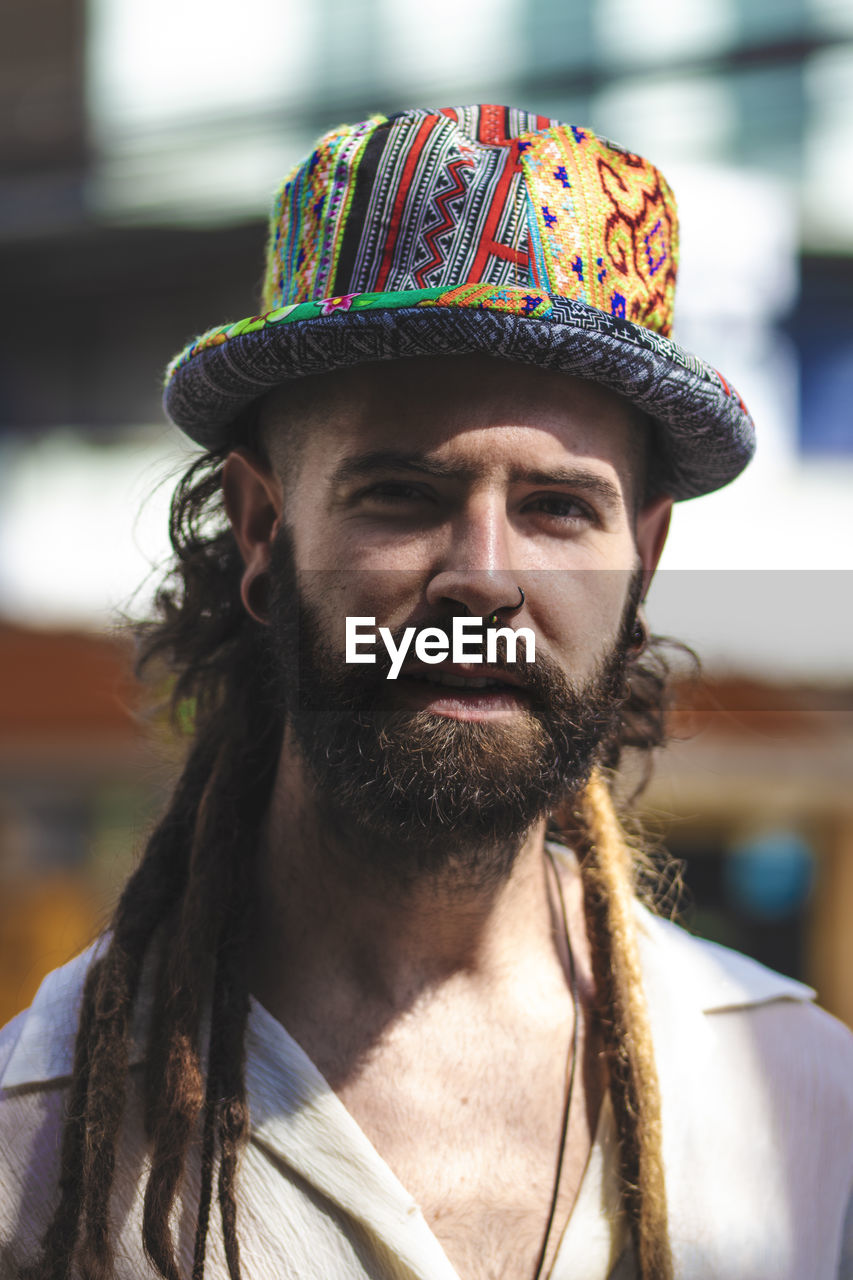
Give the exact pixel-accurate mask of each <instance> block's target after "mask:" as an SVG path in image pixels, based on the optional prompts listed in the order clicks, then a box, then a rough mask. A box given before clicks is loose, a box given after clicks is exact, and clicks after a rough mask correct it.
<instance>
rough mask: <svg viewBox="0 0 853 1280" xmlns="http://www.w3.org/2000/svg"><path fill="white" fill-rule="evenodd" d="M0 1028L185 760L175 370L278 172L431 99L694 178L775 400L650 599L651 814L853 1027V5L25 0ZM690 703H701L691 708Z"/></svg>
mask: <svg viewBox="0 0 853 1280" xmlns="http://www.w3.org/2000/svg"><path fill="white" fill-rule="evenodd" d="M5 15H6V16H5V19H4V40H3V42H2V44H0V105H2V110H0V280H2V282H3V286H2V287H3V293H4V296H3V306H2V309H0V1022H2V1021H5V1020H6V1019H7V1018H8V1017H10V1016H12V1014H14V1013H15V1012H16V1011H17V1010H18V1009H19V1008H21V1007H23V1006H24V1005H25V1004H27V1003H28V1002H29V1000H30V998H31V997H32V994H33V992H34V990H35V987H36V986H37V984H38V981H39V980H40V978H41V976H42V975H43V973H44V972H45V971H46V970H47V969H48V968H51V967H53V966H54V965H56V964H59V963H62V962H63V961H64V960H65V959H67V958H68V957H69V956H70V955H71V954H73V953H74V951H76V950H77V949H78V948H79V947H80V946H82V945H85V944H86V943H87V942H88V941H89V940H90V939H91V938H92V937H93V935H94V934H95V932H96V931H97V930H98V929H99V927H100V926H101V925H102V923H103V921H104V919H105V918H106V915H107V913H108V911H109V909H110V907H111V906H112V904H113V903H114V901H115V896H116V892H117V889H118V886H119V885H120V884H121V882H122V880H123V878H124V877H125V875H126V874H127V871H128V869H129V867H130V866H131V865H132V860H133V857H134V851H135V850H136V849H138V846H139V843H140V841H141V840H142V839H143V838H144V834H145V831H146V828H147V826H148V824H149V822H150V821H151V819H152V817H153V816H154V814H156V812H157V811H158V809H159V807H160V806H161V804H162V803H163V799H164V796H165V794H166V792H167V789H168V785H169V780H170V777H171V776H172V764H171V759H170V752H169V748H168V745H167V744H166V743H165V742H163V741H159V742H158V741H156V740H153V739H152V736H151V733H150V731H149V729H148V728H146V726H145V724H144V723H143V721H142V720H141V718H140V716H139V715H138V710H137V702H138V698H137V694H136V692H135V690H134V686H133V682H132V679H131V676H130V673H129V649H128V646H127V644H126V642H125V641H123V640H122V638H121V636H120V634H119V632H118V630H117V625H116V624H117V620H118V617H119V614H120V613H121V612H123V611H129V612H131V613H133V614H135V615H137V616H138V615H139V614H141V613H144V611H145V608H146V605H147V602H148V601H150V599H151V594H152V591H153V588H154V584H155V583H156V565H157V564H158V563H162V561H163V560H164V558H165V556H166V554H167V547H168V544H167V538H166V512H167V506H168V499H169V495H170V491H171V486H172V483H173V481H174V478H175V476H176V475H177V474H178V472H179V471H180V469H181V467H182V465H183V464H184V463H185V462H186V460H187V458H188V457H189V451H188V446H187V445H186V444H185V443H184V442H182V440H181V439H179V438H178V433H177V432H175V431H174V430H172V429H171V428H170V427H168V426H167V425H166V424H165V423H164V420H163V418H162V414H161V411H160V407H159V397H160V379H161V375H162V370H163V368H164V366H165V364H166V362H167V360H168V359H169V358H170V357H171V355H172V354H174V352H175V351H177V350H178V349H179V348H180V347H181V346H182V345H183V344H184V343H185V342H186V341H188V340H189V339H190V338H192V337H193V336H195V335H196V334H197V333H199V332H200V331H202V330H203V329H206V328H208V327H209V326H211V325H213V324H217V323H220V322H224V321H226V320H236V319H239V318H241V317H243V316H246V315H250V314H252V313H253V312H254V311H255V310H256V307H257V300H258V288H259V284H260V279H261V274H262V257H263V249H264V241H265V234H266V232H265V218H266V213H267V209H268V205H269V201H270V197H271V195H272V192H273V189H274V187H275V186H276V185H277V183H278V182H279V180H280V179H281V177H282V176H283V174H284V173H285V172H286V170H287V169H288V168H289V167H290V166H291V165H292V164H293V163H294V162H295V161H297V160H298V159H299V158H300V157H301V156H302V155H303V154H305V153H307V151H308V150H309V149H310V147H311V144H312V142H313V140H314V138H315V137H316V136H317V135H318V134H319V133H321V132H323V131H325V130H326V129H327V128H329V127H331V126H333V125H335V124H338V123H340V122H341V121H344V120H358V119H361V118H363V117H365V116H366V115H368V114H371V113H373V112H375V111H382V112H385V113H387V112H390V111H393V110H395V109H398V108H400V107H403V106H410V105H413V104H417V105H428V106H444V105H455V104H461V103H466V102H474V101H485V102H498V103H513V104H516V105H518V106H522V107H525V108H528V109H530V110H533V111H536V112H539V113H542V114H545V115H549V116H554V117H557V118H560V119H563V120H566V121H571V122H575V123H579V124H587V125H590V126H591V127H592V128H593V129H594V130H596V131H597V132H599V133H603V134H604V135H605V136H608V137H610V138H612V139H613V140H615V141H617V142H620V143H622V144H623V145H625V146H628V147H630V148H631V149H633V150H636V151H639V152H640V153H641V154H644V155H646V156H648V157H649V158H650V159H652V160H653V161H654V162H655V163H656V164H658V165H659V166H660V167H661V168H662V169H663V170H664V172H665V174H666V175H667V177H668V179H669V181H670V183H671V185H672V186H673V188H674V190H675V193H676V196H677V198H678V201H679V206H680V210H681V216H682V270H681V284H680V298H679V302H678V307H677V325H676V337H677V338H678V340H679V341H680V342H681V343H682V345H684V346H686V347H688V348H690V349H693V350H696V351H698V352H699V353H701V354H702V355H703V356H704V357H705V358H706V359H708V360H709V361H710V362H711V363H712V364H714V365H715V366H716V367H718V368H720V369H722V370H723V371H724V372H725V374H726V375H727V377H730V378H731V380H732V381H733V382H734V383H735V385H736V386H737V387H738V389H739V390H740V392H741V393H742V395H743V396H744V398H745V399H746V401H747V403H748V404H749V406H750V408H751V410H752V413H753V416H754V417H755V419H756V422H757V424H758V433H759V451H758V455H757V457H756V460H755V462H754V463H753V465H752V466H751V468H750V469H749V471H748V472H747V473H746V475H745V476H744V477H743V478H741V479H740V480H739V481H738V482H737V483H736V484H735V485H733V486H732V487H731V488H728V489H725V490H723V491H722V492H720V493H717V494H715V495H712V496H710V497H707V498H704V499H702V500H701V501H699V502H694V503H688V504H686V505H682V506H681V507H680V508H679V509H678V510H677V511H676V515H675V518H674V521H673V530H672V535H671V539H670V544H669V546H668V548H667V551H666V552H665V555H664V560H663V566H662V570H661V572H660V573H659V575H658V578H657V581H656V584H655V587H654V589H653V594H652V597H651V600H650V603H649V616H650V621H651V624H652V627H653V629H655V630H657V631H664V632H667V633H669V634H674V635H677V636H679V637H681V638H682V639H685V640H688V641H689V642H690V643H692V644H694V645H695V646H696V648H697V649H698V650H699V652H700V654H701V656H702V658H703V660H704V664H705V678H704V684H703V687H702V690H701V693H700V695H699V697H698V705H697V706H696V707H695V708H694V709H693V710H690V709H689V708H688V706H687V705H686V701H685V703H684V705H682V707H681V708H680V710H679V714H678V715H677V716H676V717H675V721H674V728H675V731H676V740H675V741H674V743H673V745H672V747H671V748H669V749H668V750H667V752H666V753H665V754H664V755H663V757H662V758H661V761H660V764H659V768H658V770H657V774H656V779H655V782H654V784H653V786H652V788H651V789H650V791H649V792H648V793H647V796H646V799H645V806H646V811H647V814H648V816H649V818H650V819H651V821H652V822H653V823H654V825H655V828H656V829H657V830H659V831H660V832H661V833H662V835H663V836H664V838H665V841H666V843H667V846H668V848H669V849H670V850H671V852H672V853H673V854H674V855H676V856H677V857H678V858H681V859H683V860H684V865H685V881H686V885H687V889H688V894H687V899H686V907H685V911H684V916H683V918H684V920H685V921H686V923H687V924H688V925H689V926H690V927H691V928H693V929H694V930H695V931H696V932H699V933H702V934H704V935H706V936H709V937H712V938H716V939H717V940H719V941H723V942H726V943H728V944H730V945H733V946H736V947H738V948H740V949H742V950H744V951H747V952H749V953H751V954H753V955H755V956H757V957H758V958H759V959H762V960H764V961H765V962H766V963H769V964H771V965H772V966H774V967H775V968H778V969H781V970H783V971H784V972H786V973H789V974H792V975H794V976H796V977H799V978H802V979H804V980H805V981H807V982H809V983H812V984H813V985H815V986H816V987H817V989H818V992H819V995H820V998H821V1000H822V1002H823V1003H824V1004H825V1005H826V1006H827V1007H828V1008H829V1009H830V1010H832V1011H833V1012H834V1013H836V1014H837V1015H838V1016H839V1017H841V1018H843V1019H845V1020H846V1021H847V1022H849V1023H850V1024H851V1025H853V926H852V925H851V921H853V641H851V636H853V591H851V587H852V586H853V410H851V392H853V305H851V303H853V0H643V3H642V4H641V3H640V2H639V0H464V3H459V0H430V3H429V5H428V6H422V5H420V4H417V3H415V2H414V0H241V3H240V5H239V6H237V5H235V4H233V3H225V2H224V0H205V3H204V4H202V3H201V0H147V3H145V4H140V3H138V0H88V3H87V2H86V0H7V4H6V7H5ZM694 701H695V699H694Z"/></svg>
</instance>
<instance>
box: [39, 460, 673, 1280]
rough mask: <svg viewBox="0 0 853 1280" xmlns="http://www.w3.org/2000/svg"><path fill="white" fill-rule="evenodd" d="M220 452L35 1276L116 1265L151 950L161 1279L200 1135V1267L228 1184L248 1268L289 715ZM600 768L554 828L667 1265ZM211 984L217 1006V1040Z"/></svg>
mask: <svg viewBox="0 0 853 1280" xmlns="http://www.w3.org/2000/svg"><path fill="white" fill-rule="evenodd" d="M255 445H256V447H257V441H255ZM224 458H225V451H220V452H212V453H205V454H203V455H201V456H199V457H198V458H197V459H196V461H195V462H194V463H193V464H192V465H191V466H190V468H189V469H188V471H187V472H186V474H185V475H184V476H183V478H182V479H181V481H180V483H179V484H178V486H177V489H176V491H175V494H174V497H173V500H172V508H171V516H170V537H171V543H172V548H173V552H174V559H173V564H172V568H171V571H170V574H169V576H168V577H167V579H166V581H165V583H164V585H163V586H162V587H161V589H160V591H159V593H158V595H157V597H156V618H155V620H154V621H151V622H149V623H147V624H145V625H144V626H143V627H142V628H141V629H140V630H139V632H138V640H139V658H138V670H139V673H140V674H142V675H144V674H148V673H150V672H160V673H162V671H163V670H164V669H165V670H167V671H168V672H169V673H171V674H170V679H171V696H170V706H171V712H172V716H173V720H174V722H175V725H176V727H178V728H179V729H183V731H184V732H186V726H187V723H189V724H190V725H191V733H190V741H189V746H188V750H187V754H186V760H185V763H184V767H183V771H182V773H181V775H180V778H179V780H178V782H177V785H176V787H175V790H174V793H173V795H172V799H171V802H170V804H169V806H168V809H167V810H166V812H165V814H164V816H163V817H162V819H161V820H160V822H159V824H158V825H157V826H156V828H155V829H154V831H153V832H152V834H151V836H150V838H149V839H148V842H147V845H146V847H145V850H144V852H143V855H142V858H141V861H140V863H139V865H138V868H137V870H136V871H135V873H134V874H133V875H132V877H131V878H130V880H129V881H128V883H127V885H126V887H125V890H124V892H123V894H122V896H121V899H120V901H119V904H118V907H117V909H116V911H115V915H114V918H113V921H112V927H111V931H110V936H109V943H108V946H107V948H106V950H105V952H104V953H103V954H102V955H101V956H100V958H99V959H98V960H96V961H95V962H94V963H93V964H92V966H91V967H90V970H89V973H88V976H87V980H86V984H85V988H84V993H83V1002H82V1009H81V1014H80V1022H79V1028H78V1032H77V1040H76V1048H75V1057H74V1065H73V1074H72V1079H71V1084H70V1088H69V1094H68V1104H67V1114H66V1120H65V1125H64V1130H63V1137H62V1146H61V1154H60V1174H59V1198H58V1203H57V1207H56V1210H55V1212H54V1215H53V1218H52V1221H51V1223H50V1225H49V1227H48V1229H47V1231H46V1233H45V1236H44V1238H43V1241H42V1254H41V1257H40V1259H39V1260H38V1261H37V1262H36V1263H35V1264H34V1265H32V1266H31V1267H30V1268H28V1269H27V1270H26V1271H25V1272H23V1273H22V1275H23V1277H24V1280H66V1278H68V1277H70V1276H72V1275H73V1274H75V1271H74V1269H75V1268H76V1269H77V1273H78V1274H79V1275H80V1276H82V1277H83V1280H109V1278H110V1277H112V1276H113V1275H114V1266H113V1260H114V1259H113V1246H112V1233H111V1223H110V1214H109V1203H110V1194H111V1189H112V1183H113V1174H114V1170H115V1164H116V1152H117V1143H118V1138H119V1132H120V1126H121V1122H122V1116H123V1111H124V1105H125V1097H126V1091H127V1076H128V1039H129V1025H130V1018H131V1014H132V1010H133V1006H134V1001H135V998H136V996H137V992H138V989H139V983H140V977H141V973H142V968H143V962H144V961H145V958H146V956H147V955H149V954H156V956H157V966H158V969H157V974H156V979H155V983H156V993H157V1004H156V1007H157V1010H158V1016H157V1017H156V1018H154V1019H153V1020H152V1023H151V1028H150V1032H149V1040H148V1044H147V1052H146V1058H145V1068H144V1070H145V1077H144V1121H145V1127H146V1133H147V1136H148V1141H149V1145H150V1161H151V1163H150V1171H149V1174H148V1180H147V1184H146V1187H145V1196H144V1209H143V1222H142V1242H143V1246H144V1249H145V1252H146V1254H147V1256H148V1257H149V1259H150V1260H151V1262H152V1263H153V1265H154V1267H155V1269H156V1271H157V1272H158V1273H159V1275H161V1276H162V1277H164V1280H183V1277H182V1274H181V1269H180V1267H179V1264H178V1260H177V1257H176V1251H175V1242H174V1239H173V1235H172V1230H171V1227H170V1214H171V1212H172V1210H173V1208H174V1206H175V1203H176V1199H177V1196H178V1194H179V1192H180V1190H181V1185H182V1179H183V1174H184V1171H185V1167H186V1163H187V1157H188V1153H189V1149H190V1145H191V1143H192V1142H193V1141H195V1140H196V1139H197V1135H198V1134H199V1131H200V1136H201V1179H200V1182H201V1190H200V1197H199V1203H198V1208H197V1218H196V1233H195V1247H194V1257H193V1266H192V1280H201V1277H202V1276H203V1273H204V1260H205V1245H206V1240H207V1233H208V1227H209V1222H210V1216H211V1212H212V1209H213V1205H214V1182H216V1187H215V1192H216V1201H218V1205H219V1213H220V1216H221V1223H222V1236H223V1241H224V1249H225V1256H226V1260H227V1267H228V1274H229V1277H230V1280H240V1277H241V1274H242V1273H241V1266H240V1250H239V1243H238V1237H239V1232H238V1223H237V1201H236V1194H235V1188H236V1175H237V1163H238V1157H239V1153H240V1148H241V1144H242V1143H243V1142H244V1140H245V1138H246V1135H247V1130H248V1116H247V1106H246V1097H245V1085H244V1033H245V1026H246V1019H247V1014H248V1007H249V995H248V984H247V977H246V950H247V927H248V920H249V913H250V908H251V882H252V871H253V858H254V854H255V849H256V846H257V844H258V838H259V827H260V822H261V820H262V818H263V815H264V813H265V810H266V808H267V804H268V800H269V795H270V792H271V788H272V784H273V779H274V776H275V771H276V767H277V763H278V754H279V750H280V744H281V739H282V733H283V729H284V723H283V712H282V710H281V709H280V708H281V704H280V699H279V698H278V697H277V696H276V695H275V694H274V692H273V687H272V682H273V676H272V664H271V660H270V655H269V653H268V649H267V644H268V641H267V638H266V633H267V629H266V628H265V627H263V626H262V625H260V624H258V623H257V622H256V621H255V620H253V619H252V618H251V617H250V616H249V614H248V613H247V612H246V610H245V609H244V608H243V605H242V603H241V601H240V595H239V583H240V578H241V574H242V561H241V558H240V554H239V551H238V548H237V545H236V542H235V539H234V537H233V534H232V532H231V530H230V527H229V525H228V521H227V518H226V515H225V511H224V505H223V499H222V466H223V462H224ZM668 676H669V666H668V663H667V660H666V658H665V656H664V655H663V653H662V651H661V648H660V646H659V645H658V644H657V643H655V642H650V643H649V645H648V646H647V647H646V649H645V651H644V652H643V653H642V654H641V655H639V656H638V657H636V658H635V659H633V660H632V661H631V663H630V664H629V672H628V675H627V677H626V690H625V702H624V705H623V708H622V716H621V724H620V728H619V732H618V735H617V736H616V737H615V738H614V739H613V740H612V741H611V742H609V744H608V747H607V752H606V756H605V758H604V760H603V766H604V767H605V769H606V770H614V769H615V768H616V766H617V765H618V764H619V761H620V757H621V755H622V752H623V750H624V749H625V748H628V747H630V748H633V749H635V750H636V751H637V752H639V753H640V755H645V756H648V755H649V753H650V752H651V751H652V749H653V748H654V747H656V746H658V745H660V744H661V743H662V742H663V740H664V723H665V702H666V691H667V684H668ZM604 776H605V774H604V773H603V772H597V773H596V774H595V775H594V777H593V779H592V781H591V783H590V785H589V787H588V788H587V790H586V792H585V794H584V796H583V797H582V801H581V804H580V806H579V807H578V809H577V810H576V811H574V812H572V813H571V814H568V815H566V814H564V815H558V816H557V817H556V818H555V828H554V829H555V830H558V831H559V832H561V833H562V834H563V835H564V837H565V838H566V839H567V840H569V841H571V843H572V844H573V846H574V847H575V849H576V850H577V852H578V854H579V857H580V860H581V869H582V875H583V880H584V890H585V903H586V914H587V926H588V930H589V935H590V941H591V945H592V949H593V956H594V968H595V980H596V985H597V989H598V1000H599V1006H600V1008H599V1011H598V1012H599V1016H600V1018H601V1020H602V1026H603V1028H604V1032H605V1044H606V1048H607V1057H608V1064H609V1088H610V1092H611V1096H612V1101H613V1107H614V1111H615V1115H616V1120H617V1128H618V1133H619V1140H620V1142H619V1145H620V1162H621V1173H622V1181H623V1187H624V1203H625V1207H626V1211H627V1214H628V1218H629V1221H630V1224H631V1231H632V1235H633V1240H634V1249H635V1254H636V1257H637V1261H638V1267H639V1275H640V1276H641V1277H643V1280H667V1277H669V1276H670V1275H671V1263H670V1261H669V1244H668V1237H667V1225H666V1199H665V1190H664V1186H663V1173H662V1164H661V1154H660V1107H659V1100H658V1096H657V1083H656V1078H655V1071H654V1059H653V1055H652V1051H651V1040H650V1035H649V1028H648V1021H647V1017H646V1014H645V1009H644V1005H643V1001H642V990H641V986H640V982H639V969H638V962H637V956H636V943H635V940H634V935H633V924H632V918H631V906H632V901H633V895H634V889H635V883H634V881H635V874H636V866H637V862H636V860H635V859H633V858H632V856H631V853H630V852H629V849H628V846H627V843H626V840H625V836H624V833H623V831H622V827H621V826H620V823H619V820H618V819H617V817H616V814H615V811H614V807H613V803H612V800H611V793H610V789H609V787H608V785H607V784H606V783H605V781H604V780H603V779H604ZM155 943H156V946H155V945H153V944H155ZM206 1000H210V1001H211V1016H210V1020H209V1026H210V1032H209V1041H208V1043H207V1044H206V1045H205V1044H202V1028H203V1026H204V1025H206V1021H205V1019H204V1017H203V1013H204V1004H205V1001H206ZM205 1058H206V1062H207V1066H206V1069H205V1066H204V1065H203V1064H204V1062H205Z"/></svg>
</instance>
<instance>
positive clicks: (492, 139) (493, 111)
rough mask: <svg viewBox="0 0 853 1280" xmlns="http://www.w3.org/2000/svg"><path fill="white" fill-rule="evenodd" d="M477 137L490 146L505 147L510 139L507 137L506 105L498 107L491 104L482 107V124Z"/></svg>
mask: <svg viewBox="0 0 853 1280" xmlns="http://www.w3.org/2000/svg"><path fill="white" fill-rule="evenodd" d="M477 137H478V138H479V140H480V142H485V143H486V144H487V145H488V146H492V147H501V146H504V147H505V146H506V145H507V143H508V142H509V141H510V139H509V138H508V137H507V118H506V107H496V106H492V105H491V104H487V105H486V106H482V107H480V126H479V129H478V131H477Z"/></svg>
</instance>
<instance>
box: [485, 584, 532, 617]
mask: <svg viewBox="0 0 853 1280" xmlns="http://www.w3.org/2000/svg"><path fill="white" fill-rule="evenodd" d="M516 586H518V584H517V583H516ZM518 594H519V596H520V597H521V598H520V600H519V602H518V604H504V605H501V607H500V609H495V611H494V613H490V614H489V616H488V618H487V619H486V621H487V622H488V623H489V625H490V626H492V627H494V626H497V621H498V614H499V613H518V611H519V609H520V608H521V607H522V605H523V604H524V588H523V587H519V588H518Z"/></svg>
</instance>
